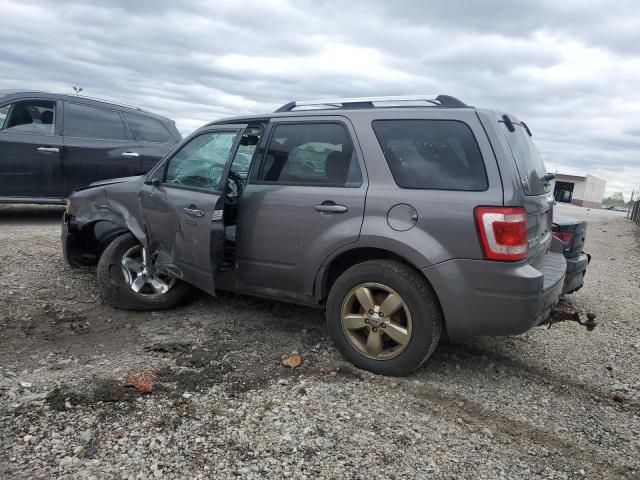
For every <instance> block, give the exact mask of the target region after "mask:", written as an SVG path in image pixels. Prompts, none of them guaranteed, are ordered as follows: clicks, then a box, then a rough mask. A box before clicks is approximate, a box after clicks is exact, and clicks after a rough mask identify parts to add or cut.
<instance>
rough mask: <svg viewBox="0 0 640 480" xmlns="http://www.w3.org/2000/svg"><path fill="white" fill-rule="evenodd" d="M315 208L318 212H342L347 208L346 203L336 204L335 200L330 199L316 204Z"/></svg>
mask: <svg viewBox="0 0 640 480" xmlns="http://www.w3.org/2000/svg"><path fill="white" fill-rule="evenodd" d="M313 208H315V209H316V210H317V211H318V212H331V213H344V212H346V211H347V210H349V209H348V208H347V206H346V205H337V204H336V202H333V201H331V200H325V201H324V202H322V203H321V204H320V205H316V206H315V207H313Z"/></svg>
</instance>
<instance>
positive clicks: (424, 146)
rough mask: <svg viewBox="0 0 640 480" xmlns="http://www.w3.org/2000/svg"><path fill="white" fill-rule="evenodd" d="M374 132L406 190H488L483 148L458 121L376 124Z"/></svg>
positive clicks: (397, 179) (467, 128)
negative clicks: (481, 149) (481, 150)
mask: <svg viewBox="0 0 640 480" xmlns="http://www.w3.org/2000/svg"><path fill="white" fill-rule="evenodd" d="M373 130H374V131H375V133H376V137H378V142H379V143H380V147H382V151H383V153H384V156H385V158H386V159H387V163H388V164H389V168H390V169H391V174H392V175H393V178H394V179H395V181H396V183H397V184H398V186H400V187H402V188H419V189H433V190H467V191H482V190H486V189H487V187H488V182H487V174H486V172H485V168H484V161H483V160H482V154H481V153H480V148H479V147H478V143H477V142H476V139H475V137H474V136H473V132H472V131H471V129H470V128H469V126H468V125H466V124H464V123H463V122H459V121H456V120H376V121H374V122H373Z"/></svg>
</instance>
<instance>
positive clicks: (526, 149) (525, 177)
mask: <svg viewBox="0 0 640 480" xmlns="http://www.w3.org/2000/svg"><path fill="white" fill-rule="evenodd" d="M500 124H501V129H502V132H503V134H504V136H505V138H506V140H507V143H508V145H509V148H510V149H511V153H512V155H513V160H514V162H515V166H516V169H517V171H518V175H519V176H520V180H521V183H522V188H523V190H524V202H523V207H524V208H525V210H526V211H527V235H528V240H529V253H528V261H529V263H530V264H531V265H532V266H533V267H535V268H537V269H540V268H541V267H542V265H543V264H544V259H545V255H546V253H547V252H548V251H549V247H550V245H551V226H552V222H553V196H552V195H551V194H550V193H549V192H550V188H551V185H550V181H549V179H548V178H547V177H546V175H547V171H546V168H545V166H544V162H543V161H542V157H541V156H540V153H539V152H538V149H537V148H536V146H535V144H534V143H533V140H532V138H531V131H530V130H529V128H528V127H527V125H526V124H525V123H524V122H522V121H520V120H518V119H517V118H514V117H510V116H507V115H503V116H502V118H501V120H500Z"/></svg>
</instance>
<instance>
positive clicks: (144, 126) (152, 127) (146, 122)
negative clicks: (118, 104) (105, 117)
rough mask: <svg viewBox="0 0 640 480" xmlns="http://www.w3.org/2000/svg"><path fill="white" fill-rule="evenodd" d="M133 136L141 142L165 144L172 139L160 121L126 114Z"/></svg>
mask: <svg viewBox="0 0 640 480" xmlns="http://www.w3.org/2000/svg"><path fill="white" fill-rule="evenodd" d="M124 116H125V117H126V119H127V123H128V124H129V127H131V131H132V132H133V136H134V137H136V140H138V141H140V142H155V143H164V142H166V141H167V140H169V139H170V138H171V134H170V133H169V131H168V130H167V129H166V127H165V126H164V125H162V123H161V122H160V121H159V120H156V119H155V118H149V117H143V116H142V115H136V114H132V113H125V114H124Z"/></svg>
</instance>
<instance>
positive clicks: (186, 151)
mask: <svg viewBox="0 0 640 480" xmlns="http://www.w3.org/2000/svg"><path fill="white" fill-rule="evenodd" d="M237 136H238V132H237V131H226V132H208V133H203V134H202V135H198V136H197V137H195V138H194V139H192V140H191V141H190V142H189V143H187V144H186V145H184V146H183V147H182V148H181V149H180V150H179V151H178V152H177V153H176V154H175V155H174V156H173V157H171V159H170V160H169V164H168V165H167V171H166V175H165V179H164V183H168V184H172V185H180V186H184V187H195V188H205V189H207V190H213V191H217V190H219V187H220V181H221V180H222V173H223V172H224V168H225V165H226V164H227V162H228V161H229V157H230V156H231V152H232V149H233V145H234V143H235V140H236V137H237Z"/></svg>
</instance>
